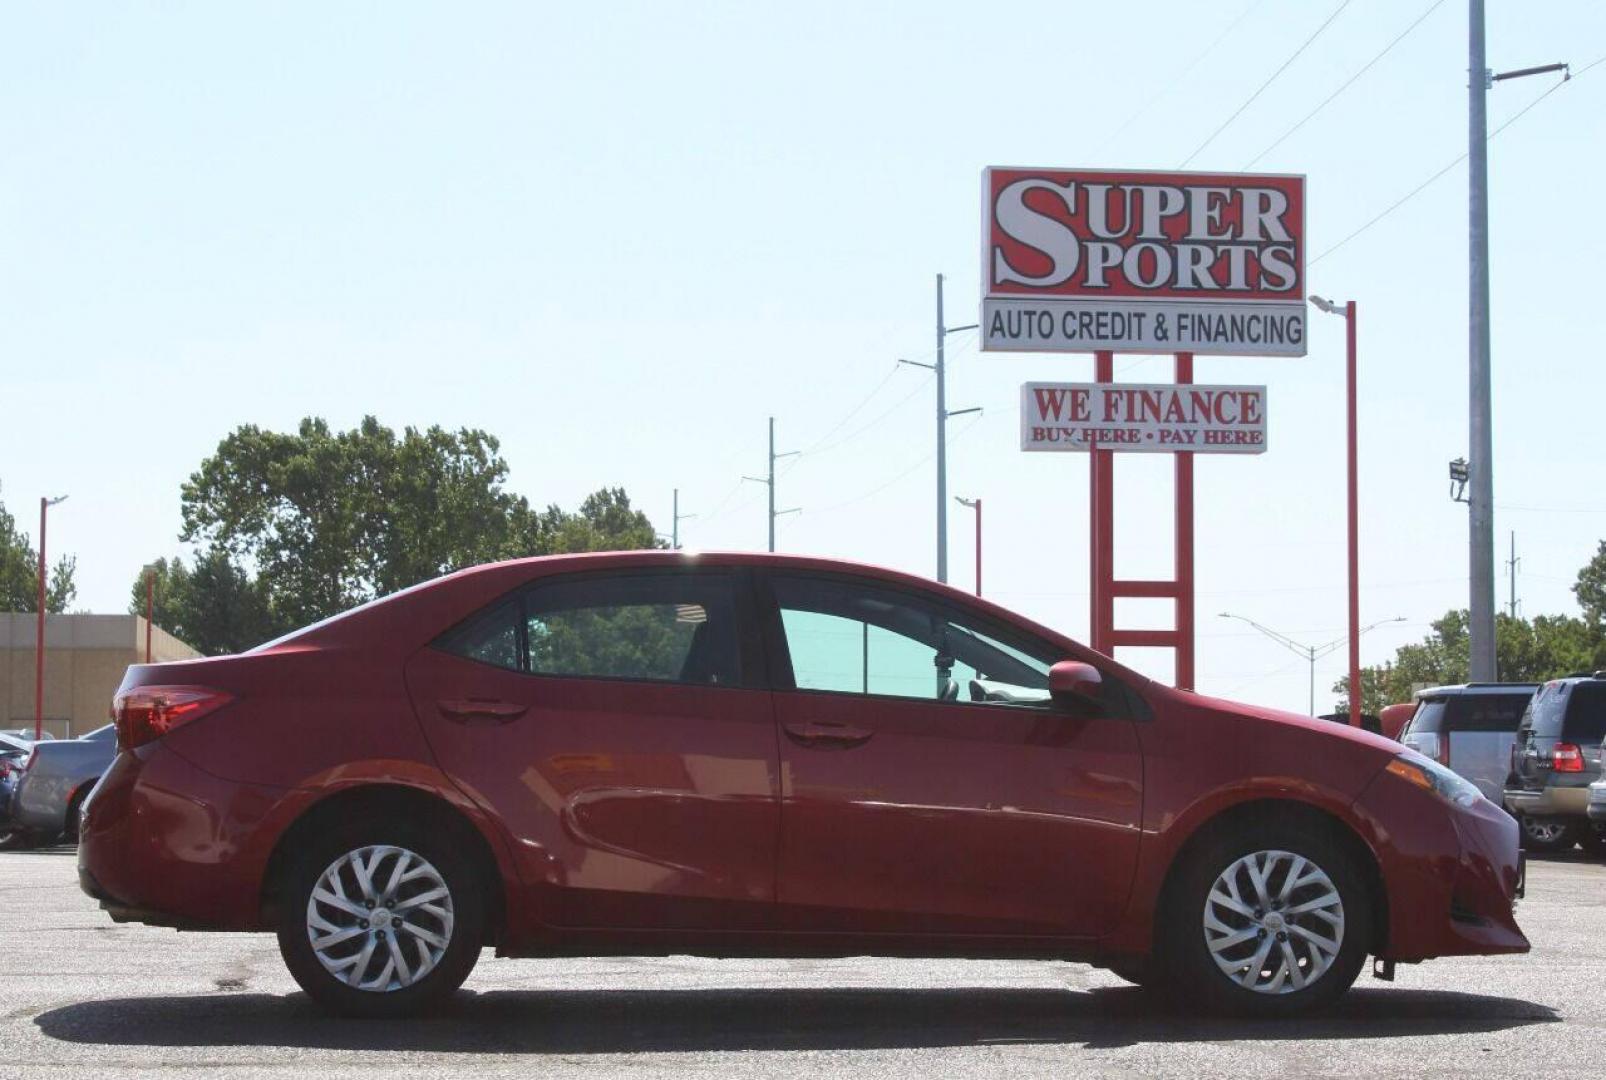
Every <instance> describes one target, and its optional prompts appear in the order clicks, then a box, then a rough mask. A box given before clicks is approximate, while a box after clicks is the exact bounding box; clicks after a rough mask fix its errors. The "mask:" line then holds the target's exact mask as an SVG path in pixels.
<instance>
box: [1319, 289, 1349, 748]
mask: <svg viewBox="0 0 1606 1080" xmlns="http://www.w3.org/2000/svg"><path fill="white" fill-rule="evenodd" d="M1310 299H1311V303H1313V304H1315V305H1316V306H1317V307H1318V308H1320V309H1321V310H1322V311H1325V312H1327V314H1329V315H1339V316H1342V317H1343V319H1344V398H1345V419H1344V424H1345V436H1346V451H1345V459H1346V462H1347V471H1348V474H1349V475H1348V486H1349V498H1348V532H1349V722H1350V726H1351V727H1360V726H1361V632H1360V627H1361V528H1360V495H1359V491H1360V478H1359V472H1360V465H1359V454H1358V453H1357V441H1358V435H1357V433H1356V381H1355V368H1356V357H1355V301H1353V300H1350V301H1348V302H1347V303H1345V305H1344V306H1343V307H1342V308H1340V307H1339V306H1338V305H1337V304H1334V303H1332V302H1331V301H1328V300H1324V299H1322V298H1321V297H1320V296H1312V297H1311V298H1310ZM1314 666H1315V665H1314V662H1313V663H1312V668H1313V669H1314ZM1312 682H1314V676H1313V677H1312ZM1312 695H1313V696H1314V690H1313V691H1312Z"/></svg>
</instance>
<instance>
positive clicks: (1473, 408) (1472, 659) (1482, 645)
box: [1467, 0, 1499, 682]
mask: <svg viewBox="0 0 1606 1080" xmlns="http://www.w3.org/2000/svg"><path fill="white" fill-rule="evenodd" d="M1468 4H1469V8H1468V15H1467V67H1468V69H1469V70H1468V72H1467V95H1468V108H1467V116H1468V121H1469V122H1468V125H1467V172H1468V173H1469V175H1470V184H1471V188H1470V191H1469V197H1468V199H1467V203H1468V207H1469V210H1470V221H1469V223H1468V224H1469V228H1468V230H1467V237H1468V240H1469V250H1468V259H1469V269H1470V271H1471V273H1470V281H1469V283H1468V284H1469V288H1470V294H1469V305H1470V307H1469V311H1470V314H1471V319H1470V321H1469V324H1468V332H1469V340H1468V343H1467V344H1468V357H1467V374H1468V378H1469V380H1470V381H1469V386H1468V390H1469V398H1470V415H1469V417H1468V431H1469V434H1470V436H1471V446H1470V447H1469V448H1468V455H1467V456H1468V460H1467V472H1469V473H1470V474H1471V476H1470V478H1469V483H1468V489H1469V491H1470V495H1469V496H1468V499H1467V523H1468V528H1469V531H1470V535H1469V537H1468V539H1469V546H1470V555H1471V562H1470V566H1471V581H1470V586H1471V592H1472V596H1471V603H1470V605H1469V607H1470V611H1471V621H1470V622H1469V624H1468V633H1469V643H1468V644H1469V656H1468V659H1469V670H1468V678H1469V679H1470V680H1471V681H1472V682H1494V681H1495V680H1496V679H1497V678H1498V677H1499V675H1498V672H1497V671H1496V669H1495V652H1494V473H1493V469H1492V464H1493V463H1492V461H1491V460H1490V459H1491V458H1492V457H1493V456H1494V444H1493V434H1492V432H1491V431H1490V425H1491V419H1490V417H1491V407H1490V403H1489V155H1488V141H1489V119H1488V111H1487V101H1486V99H1487V95H1488V92H1489V74H1490V72H1489V67H1488V64H1487V62H1486V61H1485V58H1484V47H1483V0H1468Z"/></svg>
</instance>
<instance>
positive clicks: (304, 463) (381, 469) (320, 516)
mask: <svg viewBox="0 0 1606 1080" xmlns="http://www.w3.org/2000/svg"><path fill="white" fill-rule="evenodd" d="M500 450H501V447H500V444H499V443H498V441H497V439H496V437H495V436H493V435H490V434H488V433H486V432H484V431H479V430H475V429H468V428H464V429H459V430H457V431H447V430H445V429H443V428H440V427H431V428H429V429H427V430H419V429H417V428H411V427H409V428H406V429H405V430H404V431H403V432H402V433H401V435H400V436H398V435H397V434H396V432H394V431H393V430H391V429H390V428H388V427H385V426H384V425H382V424H381V423H379V421H378V420H376V419H374V418H373V417H366V418H364V420H363V422H362V423H361V425H359V426H358V427H356V428H354V429H352V430H350V431H334V430H332V429H331V428H330V427H329V425H328V424H327V423H326V422H325V421H323V420H321V419H318V418H315V417H309V418H307V419H305V420H303V421H302V422H301V424H300V426H299V427H298V429H297V430H296V431H295V432H294V433H283V432H273V431H265V430H263V429H261V428H258V427H255V426H253V425H245V426H242V427H240V428H237V429H236V430H235V431H234V432H232V433H231V434H229V435H228V436H226V437H225V438H224V439H223V440H222V441H221V442H220V443H219V444H218V448H217V452H216V453H214V454H213V455H211V456H210V457H208V458H206V459H205V460H204V461H203V462H202V463H201V467H200V469H199V470H197V471H196V472H195V473H194V474H193V475H192V476H191V477H190V479H189V481H188V482H187V483H186V484H185V485H184V487H183V492H182V506H183V520H184V526H183V531H182V532H181V534H180V539H181V540H184V541H187V542H193V543H201V544H204V545H206V548H207V553H206V554H205V555H203V556H201V557H200V558H199V559H198V560H197V561H196V564H195V566H194V567H193V569H186V568H184V567H183V564H182V562H181V561H180V560H174V561H173V563H172V564H166V563H165V562H159V564H158V565H163V566H165V570H164V571H163V572H164V573H167V574H169V575H172V576H174V578H175V581H174V582H173V583H172V586H171V587H172V596H173V598H174V599H173V600H172V601H171V608H170V610H169V611H165V612H164V611H162V610H159V611H158V617H157V622H158V624H160V625H162V626H164V627H166V628H168V629H169V630H171V631H172V632H173V633H175V634H178V636H180V637H183V638H185V640H187V641H190V642H191V644H193V645H195V646H196V647H197V648H200V649H202V650H203V651H208V652H210V651H237V650H238V649H239V648H244V647H248V645H250V644H257V643H258V642H259V641H261V640H264V639H265V638H268V637H273V636H276V635H277V634H278V633H282V632H284V631H286V630H289V629H293V628H294V627H297V626H302V625H305V624H307V623H310V622H315V621H317V620H318V619H322V618H326V617H327V616H330V615H333V614H335V613H337V612H340V611H343V610H345V609H347V608H349V607H352V606H354V605H356V604H360V603H363V602H364V601H367V600H371V599H373V598H375V597H377V596H384V595H386V594H389V593H392V592H396V591H397V590H399V589H404V588H406V587H408V586H410V585H415V584H417V583H419V582H421V581H427V580H429V579H430V578H433V577H438V576H439V575H441V574H444V573H449V572H450V571H453V570H457V569H461V568H462V567H465V566H472V565H474V564H476V563H482V562H490V561H494V560H498V559H508V558H518V557H522V556H528V555H546V554H553V553H557V552H570V551H610V550H624V549H635V548H650V547H660V546H662V545H661V543H660V542H659V541H658V540H657V536H656V533H655V532H654V530H653V527H652V522H651V521H649V520H648V519H647V516H646V515H645V514H643V513H642V512H641V511H639V510H635V509H633V508H632V507H631V505H630V499H629V497H628V496H627V495H626V494H625V492H624V490H623V489H621V488H603V489H601V490H599V491H597V492H595V493H593V494H592V495H590V496H588V497H587V498H586V499H585V501H584V502H583V503H581V505H580V509H579V511H578V512H577V513H573V514H571V513H567V512H565V511H564V510H562V509H561V508H559V507H557V506H555V505H552V506H548V507H547V508H546V509H545V510H544V511H537V510H535V509H533V508H532V507H531V505H530V503H529V501H528V500H527V499H525V498H524V497H523V496H520V495H515V494H512V493H511V492H508V491H507V490H506V489H505V487H504V485H505V483H506V480H507V474H508V466H507V462H506V461H505V460H504V459H503V458H502V456H501V453H500ZM247 568H249V569H247ZM181 571H182V572H181ZM203 571H205V572H204V573H203ZM141 581H143V579H141ZM134 592H135V599H136V601H137V603H138V605H139V606H138V608H137V610H143V604H144V593H143V584H142V583H136V584H135V586H134ZM164 617H165V619H166V621H164ZM252 637H256V640H249V639H251V638H252ZM242 642H247V643H248V644H241V643H242Z"/></svg>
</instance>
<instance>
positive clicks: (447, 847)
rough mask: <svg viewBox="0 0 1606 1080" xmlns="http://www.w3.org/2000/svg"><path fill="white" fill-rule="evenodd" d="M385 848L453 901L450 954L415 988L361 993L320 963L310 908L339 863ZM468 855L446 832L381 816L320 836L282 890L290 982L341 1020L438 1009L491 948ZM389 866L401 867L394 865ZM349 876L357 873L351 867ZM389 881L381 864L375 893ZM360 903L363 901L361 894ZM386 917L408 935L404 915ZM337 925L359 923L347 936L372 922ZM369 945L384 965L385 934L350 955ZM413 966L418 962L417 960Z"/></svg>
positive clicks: (281, 931)
mask: <svg viewBox="0 0 1606 1080" xmlns="http://www.w3.org/2000/svg"><path fill="white" fill-rule="evenodd" d="M381 846H390V847H395V848H400V849H402V850H403V851H404V852H405V853H406V854H409V855H412V856H415V857H417V858H421V859H423V860H424V861H426V862H427V863H428V864H429V865H430V867H431V868H432V869H433V871H434V872H436V873H437V874H438V876H439V878H440V879H441V881H442V882H443V883H444V886H445V888H446V889H447V891H448V893H449V896H448V898H447V900H448V901H449V908H450V911H451V914H452V922H451V924H450V926H449V929H447V930H445V931H444V932H445V933H446V934H447V935H448V936H447V937H446V939H445V940H446V942H447V944H446V948H445V950H444V952H443V953H442V954H441V955H440V956H439V958H438V960H436V961H435V963H434V966H433V968H432V969H430V970H429V971H428V973H427V974H425V975H424V976H423V977H422V978H419V979H418V980H417V981H416V982H412V983H411V984H410V985H402V986H398V987H396V988H393V989H388V990H385V989H360V988H358V987H356V986H352V985H350V984H348V983H347V982H344V981H342V980H341V979H340V978H337V977H336V976H335V975H334V974H333V973H332V972H330V971H329V970H328V969H327V968H325V966H324V964H323V962H322V961H320V960H319V958H318V955H317V953H316V952H315V951H314V949H313V944H312V940H311V936H310V930H309V917H308V905H309V903H310V902H311V900H312V894H313V890H314V888H315V887H317V886H318V884H319V880H320V878H321V877H322V876H323V874H324V873H325V871H326V870H328V869H330V868H331V867H332V866H333V864H334V863H335V862H336V860H338V859H341V858H342V857H343V856H346V855H347V854H348V853H350V852H354V851H358V850H360V849H364V848H376V847H381ZM465 852H466V845H464V844H463V843H461V842H460V840H459V839H458V838H457V837H455V836H453V835H452V834H451V833H450V832H449V831H447V830H444V829H437V828H431V827H429V826H428V825H424V824H417V823H413V822H409V821H403V820H394V819H391V818H389V817H381V816H379V815H377V814H376V815H368V814H361V815H358V816H356V817H355V818H354V819H353V820H350V821H347V822H343V823H341V824H340V825H339V826H337V827H336V828H334V829H331V830H329V831H328V832H326V833H323V834H321V835H319V836H317V837H316V839H314V840H313V841H312V843H310V844H309V845H308V846H307V847H306V849H305V850H303V851H301V852H300V853H299V854H298V855H297V857H295V858H294V859H293V860H292V861H291V862H290V864H289V866H288V868H287V869H286V871H285V873H284V876H283V878H282V881H281V884H282V887H281V888H280V889H279V890H278V895H279V897H280V903H279V909H280V910H279V928H278V935H279V954H280V956H282V957H283V958H284V962H285V966H286V967H288V968H289V969H290V974H291V975H292V976H293V977H294V978H295V980H296V982H297V983H298V984H300V986H301V988H302V989H303V990H305V991H306V992H307V995H308V996H309V997H311V998H312V999H313V1000H314V1001H316V1002H317V1003H318V1004H319V1005H321V1006H323V1007H324V1008H325V1009H327V1010H329V1011H330V1012H333V1013H337V1014H339V1015H342V1016H362V1017H399V1016H413V1015H417V1014H419V1013H423V1012H427V1011H429V1010H431V1009H433V1008H435V1007H437V1006H439V1005H440V1004H441V1003H443V1002H444V1001H445V1000H446V999H447V998H449V997H451V995H452V994H453V993H455V992H456V991H457V988H458V987H460V986H462V985H463V980H464V979H467V978H468V975H469V972H471V971H473V970H474V965H475V963H477V962H478V960H479V957H480V949H481V947H482V945H483V944H484V940H485V910H486V899H485V897H486V892H485V883H484V882H483V881H482V880H481V879H480V875H479V874H478V872H477V871H476V869H475V866H474V864H473V862H472V860H471V859H470V858H469V857H468V856H467V855H466V853H465ZM388 865H390V866H394V863H391V864H388ZM345 873H347V874H349V873H350V870H349V867H348V869H347V871H345ZM387 874H388V870H387V869H386V865H385V864H381V867H380V869H379V871H377V872H376V873H375V874H374V879H375V883H376V889H377V888H378V881H379V878H381V877H383V876H386V875H387ZM425 884H426V885H427V884H428V883H427V882H426V883H425ZM408 887H410V886H408ZM397 893H398V894H399V895H400V896H401V898H402V902H401V904H400V905H398V907H406V905H407V904H408V903H410V902H412V901H410V900H409V899H408V898H407V897H406V894H405V891H404V889H403V888H398V890H397ZM353 895H360V894H359V893H355V892H354V893H353ZM415 895H417V894H415ZM437 903H439V902H438V901H437ZM325 910H328V909H325ZM416 910H417V909H415V911H416ZM381 914H382V915H384V916H385V918H386V921H387V922H388V921H389V920H390V919H391V918H395V919H396V925H398V926H402V927H403V929H405V925H404V918H403V917H402V916H401V912H400V911H399V910H398V911H396V912H395V913H394V914H393V915H392V914H386V913H383V912H382V913H381ZM337 917H343V918H349V919H352V920H353V922H352V923H351V925H349V926H346V925H345V924H340V925H341V926H342V929H343V930H359V931H360V930H361V927H366V926H368V925H369V924H368V923H367V922H366V921H363V922H361V923H360V924H359V923H357V922H356V921H355V916H353V915H339V914H337ZM413 917H418V916H416V915H415V916H413ZM376 922H377V920H376ZM431 929H432V930H434V931H441V925H440V924H439V923H436V924H433V925H432V927H431ZM389 933H391V934H392V935H393V936H394V937H395V938H396V939H397V940H398V941H399V942H402V943H403V944H404V945H405V944H407V943H409V942H410V943H411V944H412V945H413V946H416V947H419V948H421V949H422V948H424V946H421V945H419V943H418V942H417V940H416V939H412V938H409V937H406V936H404V935H402V934H398V933H396V932H395V931H389ZM365 939H371V940H372V941H373V942H374V948H375V950H376V956H377V957H378V958H379V959H384V958H385V954H384V953H381V952H378V951H377V950H378V949H380V948H381V947H384V948H388V947H389V939H388V938H386V937H384V936H383V932H381V931H378V930H372V931H369V932H367V933H363V932H359V933H358V934H357V935H356V937H355V938H354V939H353V940H354V942H355V944H353V945H352V946H351V948H352V949H356V948H357V946H358V945H361V944H366V941H365ZM414 962H415V963H417V962H418V960H417V958H416V957H415V958H414ZM375 978H376V979H377V978H378V976H376V977H375Z"/></svg>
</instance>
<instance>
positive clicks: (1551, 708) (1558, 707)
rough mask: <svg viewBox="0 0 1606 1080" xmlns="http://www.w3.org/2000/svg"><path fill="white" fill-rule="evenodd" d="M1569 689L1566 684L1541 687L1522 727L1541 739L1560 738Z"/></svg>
mask: <svg viewBox="0 0 1606 1080" xmlns="http://www.w3.org/2000/svg"><path fill="white" fill-rule="evenodd" d="M1567 689H1568V684H1567V683H1564V682H1560V683H1546V684H1545V685H1544V686H1541V687H1540V688H1539V692H1538V693H1537V694H1535V695H1534V698H1533V704H1532V706H1530V707H1529V709H1528V714H1527V715H1526V716H1524V717H1523V718H1522V726H1523V727H1525V728H1528V729H1530V730H1531V731H1532V732H1533V733H1534V735H1535V737H1537V738H1540V739H1555V738H1559V737H1560V736H1561V722H1562V720H1563V718H1564V717H1565V716H1566V713H1567Z"/></svg>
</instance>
